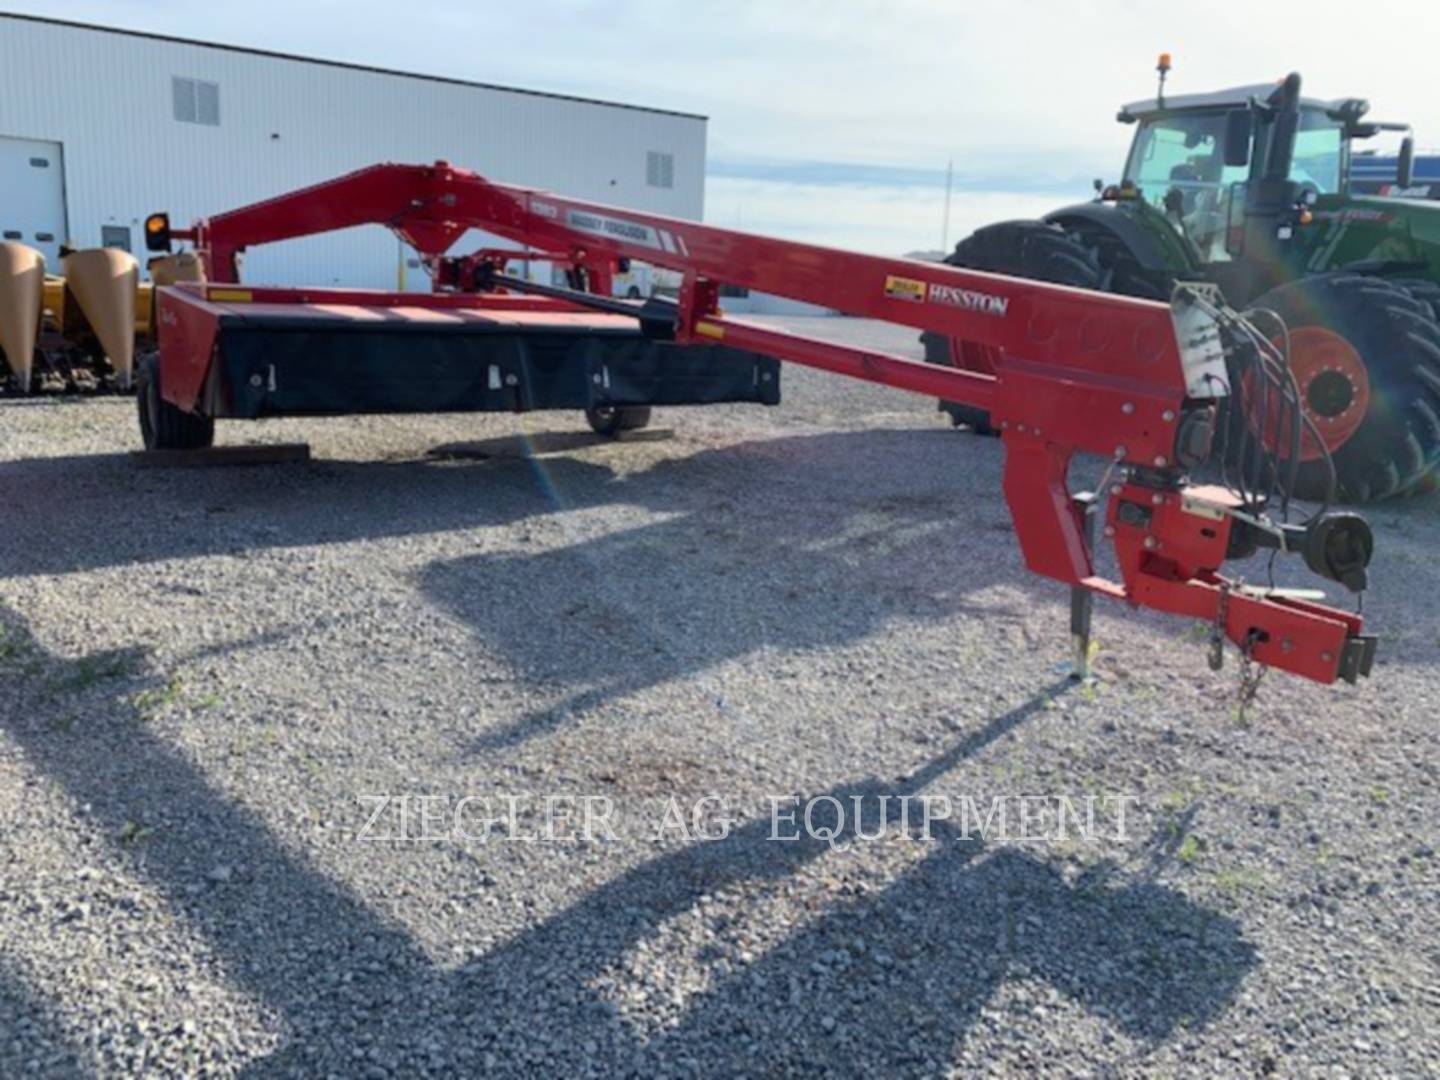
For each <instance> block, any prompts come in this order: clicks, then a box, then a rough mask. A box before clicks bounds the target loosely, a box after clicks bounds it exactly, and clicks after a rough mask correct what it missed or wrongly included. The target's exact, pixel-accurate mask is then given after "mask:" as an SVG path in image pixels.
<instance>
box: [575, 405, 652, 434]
mask: <svg viewBox="0 0 1440 1080" xmlns="http://www.w3.org/2000/svg"><path fill="white" fill-rule="evenodd" d="M585 420H586V422H587V423H589V425H590V430H591V431H593V432H595V434H596V435H605V436H607V437H610V438H614V437H615V436H616V435H619V434H620V432H622V431H639V430H640V429H641V428H644V427H649V426H650V406H649V405H624V406H620V405H592V406H590V408H588V409H586V410H585Z"/></svg>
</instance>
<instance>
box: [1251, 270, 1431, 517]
mask: <svg viewBox="0 0 1440 1080" xmlns="http://www.w3.org/2000/svg"><path fill="white" fill-rule="evenodd" d="M1254 307H1255V308H1264V309H1268V310H1270V311H1273V312H1275V313H1276V314H1277V315H1279V316H1280V317H1281V318H1282V319H1284V320H1285V324H1286V326H1287V327H1288V328H1289V331H1290V335H1291V340H1292V355H1291V358H1290V359H1291V365H1292V367H1293V368H1294V369H1295V370H1296V375H1297V380H1298V381H1299V383H1300V389H1301V394H1302V397H1303V399H1304V402H1305V408H1306V411H1307V412H1308V413H1309V414H1310V416H1311V418H1312V419H1314V420H1315V421H1316V426H1317V427H1318V428H1319V429H1320V431H1321V433H1322V434H1324V435H1326V436H1327V438H1326V442H1327V445H1329V448H1330V455H1331V458H1332V460H1333V461H1334V463H1335V495H1336V499H1337V500H1338V501H1340V502H1348V503H1363V502H1371V501H1374V500H1377V499H1385V498H1389V497H1391V496H1394V495H1400V494H1404V493H1405V492H1407V491H1408V490H1410V489H1411V488H1413V487H1415V486H1417V485H1419V484H1420V483H1422V482H1423V481H1424V479H1425V477H1426V476H1427V474H1429V473H1430V471H1431V470H1432V469H1433V468H1434V467H1435V465H1436V463H1437V461H1440V323H1437V321H1436V319H1435V315H1434V312H1433V311H1431V310H1430V308H1429V306H1428V304H1426V303H1425V302H1423V301H1421V300H1419V299H1416V298H1415V297H1414V296H1413V295H1412V294H1411V293H1410V292H1408V291H1407V290H1406V289H1405V288H1404V287H1402V286H1401V285H1399V284H1397V283H1393V282H1390V281H1387V280H1385V279H1383V278H1376V277H1364V276H1361V275H1357V274H1346V273H1338V274H1324V275H1319V276H1316V277H1310V278H1304V279H1302V280H1299V281H1293V282H1290V283H1288V284H1285V285H1281V286H1279V287H1278V288H1275V289H1271V290H1270V291H1269V292H1267V293H1265V294H1264V295H1263V296H1261V297H1259V298H1258V299H1257V300H1256V301H1255V303H1254ZM1262 325H1263V324H1262ZM1305 330H1310V331H1315V332H1314V333H1312V334H1309V335H1300V337H1299V338H1297V331H1305ZM1307 337H1308V338H1309V339H1310V340H1313V341H1317V342H1319V343H1320V347H1319V349H1317V350H1316V351H1314V352H1312V353H1310V357H1311V359H1310V360H1309V362H1308V363H1307V361H1306V356H1305V354H1304V353H1302V352H1300V348H1301V342H1303V341H1304V340H1305V338H1307ZM1336 339H1341V340H1340V341H1338V342H1337V340H1336ZM1347 346H1348V349H1347V348H1346V347H1347ZM1350 350H1353V353H1352V352H1350ZM1346 357H1350V358H1351V360H1350V361H1347V360H1346ZM1337 358H1338V359H1337ZM1354 358H1358V361H1359V365H1360V368H1361V369H1363V370H1360V369H1352V370H1347V369H1346V363H1347V362H1351V363H1353V359H1354ZM1317 368H1318V369H1319V370H1318V372H1317V370H1316V369H1317ZM1351 409H1357V410H1363V411H1361V412H1360V413H1359V415H1350V410H1351ZM1326 479H1327V476H1326V471H1325V465H1324V462H1323V460H1318V459H1317V460H1312V461H1302V462H1301V465H1300V469H1299V473H1298V477H1297V483H1296V489H1295V491H1294V494H1295V496H1296V497H1298V498H1301V499H1307V500H1311V501H1319V500H1321V499H1323V498H1324V497H1325V488H1326Z"/></svg>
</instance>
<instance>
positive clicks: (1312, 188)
mask: <svg viewBox="0 0 1440 1080" xmlns="http://www.w3.org/2000/svg"><path fill="white" fill-rule="evenodd" d="M1282 90H1283V85H1282V87H1281V89H1280V90H1277V88H1276V86H1275V85H1274V84H1269V85H1265V84H1262V85H1258V86H1242V87H1236V88H1234V89H1230V90H1222V91H1219V92H1216V93H1210V94H1188V95H1183V96H1178V97H1171V98H1168V99H1166V98H1161V99H1152V100H1150V101H1142V102H1136V103H1134V104H1131V105H1127V106H1125V107H1124V108H1123V109H1122V110H1121V111H1120V114H1119V117H1118V119H1119V120H1120V121H1121V122H1122V123H1129V124H1138V125H1139V126H1138V128H1137V129H1136V132H1135V138H1134V141H1133V142H1132V143H1131V146H1130V154H1129V157H1128V158H1127V159H1126V162H1125V174H1124V178H1123V180H1122V183H1121V187H1120V191H1119V193H1118V194H1120V195H1128V196H1129V197H1131V198H1136V199H1141V200H1143V201H1144V202H1146V203H1147V204H1149V206H1150V207H1151V208H1153V209H1154V210H1156V211H1158V212H1159V213H1160V214H1162V215H1164V216H1165V217H1166V218H1167V219H1168V220H1169V221H1170V223H1171V225H1172V226H1174V227H1175V228H1177V229H1179V230H1180V231H1181V233H1182V234H1183V235H1184V236H1185V237H1186V238H1187V239H1188V240H1189V241H1190V242H1191V243H1192V244H1193V245H1194V247H1195V252H1196V255H1197V256H1198V258H1199V261H1200V262H1202V263H1217V262H1226V261H1229V260H1231V259H1233V258H1235V257H1236V256H1238V255H1239V254H1240V253H1241V251H1242V250H1243V244H1244V222H1245V216H1246V209H1247V197H1248V194H1249V191H1250V188H1251V186H1252V185H1257V186H1258V185H1259V183H1260V181H1262V180H1263V179H1264V178H1266V177H1270V178H1271V179H1274V180H1277V181H1281V182H1284V183H1286V184H1288V185H1292V187H1291V189H1290V192H1287V194H1289V193H1293V194H1294V196H1295V198H1294V200H1293V205H1295V206H1296V207H1297V209H1298V208H1300V207H1302V206H1303V205H1307V204H1308V205H1314V204H1315V203H1317V202H1318V201H1319V200H1320V198H1321V197H1322V196H1327V195H1341V194H1344V192H1345V191H1346V188H1347V184H1348V180H1349V174H1350V141H1351V139H1352V138H1355V137H1356V136H1357V135H1359V134H1362V131H1360V130H1357V129H1358V128H1359V124H1358V121H1359V118H1360V117H1361V116H1362V115H1363V114H1364V112H1365V110H1366V108H1367V107H1368V106H1367V103H1366V102H1364V101H1363V100H1360V99H1358V98H1343V99H1339V100H1335V101H1318V100H1315V99H1312V98H1302V99H1300V100H1299V101H1298V103H1297V105H1298V109H1297V111H1296V113H1295V116H1294V128H1293V143H1291V145H1290V146H1289V147H1286V146H1283V145H1281V143H1280V141H1278V140H1277V132H1278V133H1279V138H1280V140H1286V141H1289V137H1290V136H1289V130H1288V126H1287V125H1282V124H1281V123H1279V119H1280V117H1281V116H1282V115H1283V113H1282V109H1281V108H1280V102H1279V101H1278V100H1276V99H1277V96H1278V95H1280V93H1281V91H1282ZM1371 134H1373V132H1371ZM1287 149H1288V151H1289V153H1288V157H1289V162H1288V167H1284V168H1283V170H1275V169H1273V166H1276V165H1284V164H1285V163H1284V162H1283V161H1279V160H1274V161H1272V160H1271V159H1272V158H1276V159H1279V158H1283V157H1285V156H1286V150H1287ZM1277 171H1278V175H1275V172H1277Z"/></svg>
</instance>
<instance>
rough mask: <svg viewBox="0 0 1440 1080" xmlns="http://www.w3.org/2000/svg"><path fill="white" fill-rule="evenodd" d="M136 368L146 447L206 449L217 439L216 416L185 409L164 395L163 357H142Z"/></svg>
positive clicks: (138, 402)
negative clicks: (203, 414)
mask: <svg viewBox="0 0 1440 1080" xmlns="http://www.w3.org/2000/svg"><path fill="white" fill-rule="evenodd" d="M135 369H136V370H135V403H136V407H137V408H138V409H139V412H140V435H141V437H142V438H143V439H144V440H145V449H146V450H202V449H204V448H205V447H207V446H210V445H212V444H213V443H214V442H215V420H214V418H213V417H209V416H201V415H199V414H198V413H188V412H185V411H184V410H183V409H179V408H176V407H175V406H174V405H172V404H170V402H168V401H166V400H165V399H164V398H162V397H161V396H160V359H159V357H157V356H156V355H155V354H154V353H150V354H149V355H146V356H142V357H140V359H139V363H137V364H136V365H135Z"/></svg>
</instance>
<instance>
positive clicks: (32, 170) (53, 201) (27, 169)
mask: <svg viewBox="0 0 1440 1080" xmlns="http://www.w3.org/2000/svg"><path fill="white" fill-rule="evenodd" d="M0 191H3V192H5V197H4V198H3V199H0V239H3V240H18V241H19V242H20V243H22V244H29V245H30V246H31V247H33V248H38V249H39V250H40V252H41V254H43V255H44V256H45V267H46V269H47V270H49V271H50V272H51V273H55V274H58V273H59V272H60V245H61V244H62V243H64V242H65V237H66V234H67V232H68V230H67V229H66V227H65V163H64V157H63V155H62V154H61V149H60V144H59V143H58V142H37V141H35V140H33V139H10V138H6V137H4V136H0Z"/></svg>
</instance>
